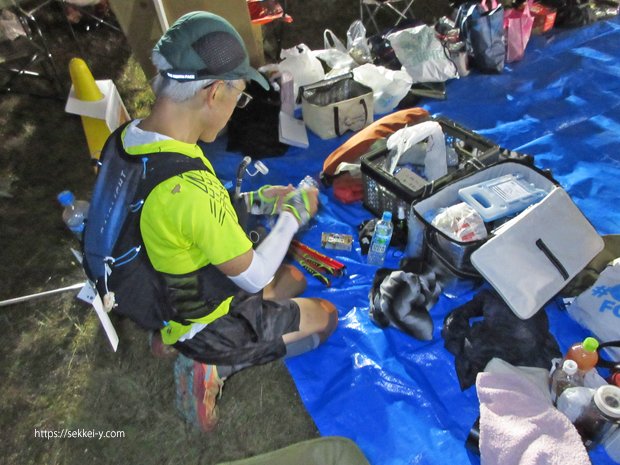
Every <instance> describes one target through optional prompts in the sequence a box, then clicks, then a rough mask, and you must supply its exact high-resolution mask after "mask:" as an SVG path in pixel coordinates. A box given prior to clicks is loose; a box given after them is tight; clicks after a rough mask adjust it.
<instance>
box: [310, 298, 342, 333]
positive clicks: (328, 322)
mask: <svg viewBox="0 0 620 465" xmlns="http://www.w3.org/2000/svg"><path fill="white" fill-rule="evenodd" d="M312 300H313V301H314V303H315V304H316V307H315V308H316V309H317V310H316V311H317V312H321V316H322V317H323V321H324V324H323V325H322V327H321V328H319V329H317V331H316V333H317V334H318V335H319V338H320V340H321V342H325V340H326V339H327V338H328V337H329V336H330V335H331V334H332V333H333V332H334V330H335V329H336V327H337V326H338V311H337V310H336V306H335V305H334V304H333V303H331V302H330V301H329V300H325V299H319V298H313V299H312ZM325 317H326V318H325Z"/></svg>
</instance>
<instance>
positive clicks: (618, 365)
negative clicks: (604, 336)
mask: <svg viewBox="0 0 620 465" xmlns="http://www.w3.org/2000/svg"><path fill="white" fill-rule="evenodd" d="M605 347H620V341H607V342H603V343H601V344H599V346H598V349H596V351H597V352H598V362H596V366H598V367H602V368H609V369H610V370H614V371H620V361H616V362H612V361H610V360H605V359H604V358H602V357H601V351H602V349H604V348H605Z"/></svg>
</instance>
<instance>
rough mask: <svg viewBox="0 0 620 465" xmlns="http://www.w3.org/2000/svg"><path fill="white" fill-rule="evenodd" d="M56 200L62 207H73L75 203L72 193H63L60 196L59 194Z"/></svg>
mask: <svg viewBox="0 0 620 465" xmlns="http://www.w3.org/2000/svg"><path fill="white" fill-rule="evenodd" d="M56 198H57V199H58V202H60V205H62V206H63V207H66V206H68V205H71V204H72V203H73V202H75V196H74V195H73V192H71V191H62V192H61V193H60V194H58V196H57V197H56Z"/></svg>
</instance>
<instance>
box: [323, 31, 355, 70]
mask: <svg viewBox="0 0 620 465" xmlns="http://www.w3.org/2000/svg"><path fill="white" fill-rule="evenodd" d="M323 43H324V47H325V48H324V49H323V50H316V51H315V52H314V55H315V56H316V57H317V58H319V59H320V60H321V61H324V62H325V63H326V64H327V66H329V67H330V68H331V71H330V72H329V73H328V75H327V76H326V77H327V78H329V77H332V75H339V74H344V73H347V72H349V71H350V70H351V68H353V67H354V66H357V63H355V60H353V58H352V57H351V55H349V52H348V51H347V48H346V47H345V46H344V44H343V43H342V42H341V41H340V39H338V37H336V34H334V33H333V32H332V31H331V30H330V29H325V32H323ZM332 71H333V73H332Z"/></svg>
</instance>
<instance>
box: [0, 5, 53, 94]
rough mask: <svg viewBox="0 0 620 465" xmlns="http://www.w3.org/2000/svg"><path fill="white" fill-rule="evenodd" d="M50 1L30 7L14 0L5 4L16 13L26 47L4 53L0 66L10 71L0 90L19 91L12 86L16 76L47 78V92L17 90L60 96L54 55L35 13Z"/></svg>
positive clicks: (5, 91) (7, 91)
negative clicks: (22, 5)
mask: <svg viewBox="0 0 620 465" xmlns="http://www.w3.org/2000/svg"><path fill="white" fill-rule="evenodd" d="M51 1H55V0H45V1H44V2H42V3H41V4H39V5H38V6H36V7H35V8H34V9H32V10H25V9H24V8H22V7H21V6H20V3H19V2H18V1H17V0H11V2H10V4H9V6H8V7H6V8H7V9H8V10H9V11H11V12H12V13H14V14H15V15H16V16H17V18H18V20H19V22H20V25H21V26H22V28H23V30H24V32H25V34H26V35H25V39H26V40H27V45H28V48H29V49H28V50H25V49H24V50H21V51H17V52H16V53H14V54H12V55H10V56H8V57H6V60H5V61H4V62H3V63H2V64H0V67H2V68H3V69H4V70H6V71H8V72H9V73H10V77H9V78H8V80H7V81H6V82H4V83H3V84H2V87H1V88H0V92H3V93H11V92H20V91H17V90H15V88H14V84H15V81H16V80H17V79H18V78H20V77H33V78H43V79H45V80H47V81H49V82H50V84H51V86H52V92H51V93H50V95H47V94H46V95H41V94H38V93H35V92H20V93H27V94H31V95H35V96H39V97H60V95H61V93H62V92H63V85H62V81H61V79H60V75H59V73H58V67H57V66H56V62H55V61H54V57H53V56H52V53H51V51H50V49H49V47H48V46H47V41H46V39H45V37H44V36H43V32H42V31H41V28H40V27H39V24H38V22H37V19H36V17H35V14H36V13H37V11H38V10H39V9H41V8H42V7H44V6H45V5H47V4H48V3H50V2H51ZM24 48H25V47H24ZM35 65H40V69H39V70H37V69H34V67H35Z"/></svg>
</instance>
